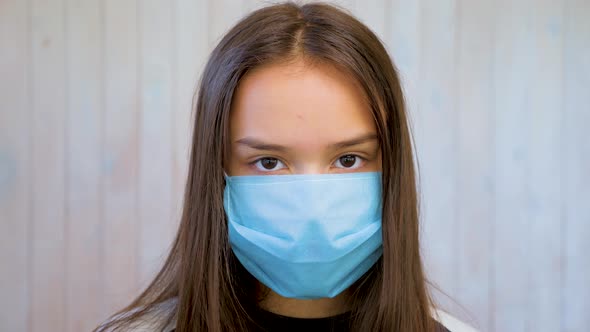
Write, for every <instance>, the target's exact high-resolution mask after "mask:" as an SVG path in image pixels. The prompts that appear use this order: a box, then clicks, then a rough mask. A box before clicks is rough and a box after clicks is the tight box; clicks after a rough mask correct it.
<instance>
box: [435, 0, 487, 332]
mask: <svg viewBox="0 0 590 332" xmlns="http://www.w3.org/2000/svg"><path fill="white" fill-rule="evenodd" d="M456 6H457V21H456V24H457V25H458V26H459V27H460V28H459V29H458V30H457V44H456V45H457V46H456V48H457V50H456V51H457V57H456V59H455V62H456V65H457V91H456V98H457V103H456V107H457V120H456V121H457V124H456V126H455V127H454V129H451V130H453V132H454V134H455V135H456V136H455V139H456V145H457V152H456V161H455V163H456V167H455V172H456V184H457V185H456V189H455V206H454V211H455V217H456V224H455V225H456V229H455V230H454V232H455V234H456V236H455V238H454V240H455V243H456V248H455V250H456V251H455V255H456V256H455V259H456V262H455V266H456V269H457V271H456V280H455V283H456V284H455V285H456V286H455V287H456V288H455V289H456V292H455V296H456V299H457V301H458V303H459V304H460V306H462V307H463V308H465V311H462V310H459V311H457V315H458V317H460V318H461V319H463V320H464V321H466V322H468V323H470V324H471V325H474V326H476V327H477V328H479V329H482V330H492V327H491V325H490V303H491V300H492V299H490V274H491V271H493V269H492V268H491V259H490V257H491V244H492V234H493V232H492V229H493V228H492V227H493V217H494V205H493V204H494V174H495V173H494V172H495V167H494V134H495V133H494V121H493V114H494V94H493V91H494V89H493V82H494V72H493V69H492V68H493V55H494V53H493V50H494V44H493V35H494V28H493V24H494V20H493V18H494V15H493V14H494V13H495V11H494V9H495V8H494V6H493V3H491V2H487V1H469V0H460V1H458V2H457V5H456ZM441 129H442V130H444V129H443V128H441ZM451 158H452V157H451Z"/></svg>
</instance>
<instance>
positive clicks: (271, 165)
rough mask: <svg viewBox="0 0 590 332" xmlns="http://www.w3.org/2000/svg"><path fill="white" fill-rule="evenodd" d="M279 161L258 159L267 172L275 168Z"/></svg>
mask: <svg viewBox="0 0 590 332" xmlns="http://www.w3.org/2000/svg"><path fill="white" fill-rule="evenodd" d="M278 162H279V161H278V160H277V159H275V158H262V159H260V165H261V166H262V167H263V168H264V169H267V170H272V169H274V168H275V167H277V163H278Z"/></svg>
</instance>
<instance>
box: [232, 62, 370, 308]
mask: <svg viewBox="0 0 590 332" xmlns="http://www.w3.org/2000/svg"><path fill="white" fill-rule="evenodd" d="M230 142H231V143H230V155H229V156H228V159H227V164H226V166H225V168H226V169H225V171H226V172H227V173H228V174H229V175H231V176H236V175H269V174H273V175H277V174H323V173H350V172H374V171H380V170H381V151H380V149H379V143H378V139H377V131H376V128H375V123H374V120H373V117H372V115H371V111H370V108H369V105H368V104H367V102H366V101H365V98H364V95H363V92H362V89H361V88H360V87H359V86H358V85H357V84H356V82H355V81H353V80H352V79H351V78H350V77H349V76H347V75H346V74H345V73H343V72H341V71H339V70H338V69H337V68H335V67H333V66H330V65H327V64H316V65H310V64H308V63H306V62H304V61H303V60H295V61H290V62H286V63H276V64H269V65H265V66H261V67H258V68H256V69H255V70H253V71H251V72H249V73H248V74H246V75H245V76H244V77H243V78H242V80H241V82H240V84H239V86H238V88H237V91H236V94H235V96H234V100H233V102H232V110H231V115H230ZM259 286H260V290H261V291H268V295H267V296H266V297H265V298H264V300H263V301H262V302H260V306H261V307H262V308H263V309H265V310H268V311H270V312H274V313H277V314H280V315H284V316H290V317H298V318H320V317H328V316H333V315H337V314H340V313H343V312H345V311H347V310H348V309H349V308H347V305H346V303H347V301H346V299H347V295H348V294H347V291H344V292H343V293H341V294H339V295H338V296H336V297H334V298H323V299H315V300H300V299H291V298H285V297H282V296H280V295H278V294H277V293H275V292H273V291H272V290H270V289H267V288H266V287H265V286H264V285H262V284H260V285H259Z"/></svg>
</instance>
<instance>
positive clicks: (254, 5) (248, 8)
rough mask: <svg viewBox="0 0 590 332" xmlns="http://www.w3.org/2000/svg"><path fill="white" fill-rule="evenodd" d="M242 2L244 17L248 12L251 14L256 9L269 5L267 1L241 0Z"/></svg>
mask: <svg viewBox="0 0 590 332" xmlns="http://www.w3.org/2000/svg"><path fill="white" fill-rule="evenodd" d="M243 2H244V6H243V10H244V15H246V14H249V13H250V12H253V11H255V10H256V9H260V8H262V7H266V6H268V5H269V4H270V2H269V1H267V0H243Z"/></svg>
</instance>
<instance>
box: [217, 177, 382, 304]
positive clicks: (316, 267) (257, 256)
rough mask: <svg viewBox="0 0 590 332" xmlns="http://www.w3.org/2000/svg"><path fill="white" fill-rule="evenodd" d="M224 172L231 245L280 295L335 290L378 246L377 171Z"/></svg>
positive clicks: (377, 253) (364, 267)
mask: <svg viewBox="0 0 590 332" xmlns="http://www.w3.org/2000/svg"><path fill="white" fill-rule="evenodd" d="M225 179H226V186H225V192H224V208H225V212H226V214H227V218H228V229H229V241H230V244H231V247H232V250H233V252H234V253H235V255H236V257H237V258H238V260H239V261H240V262H241V263H242V265H243V266H244V267H245V268H246V270H248V271H249V272H250V273H251V274H252V275H253V276H254V277H256V279H258V281H260V282H261V283H263V284H264V285H266V286H267V287H269V288H270V289H272V290H273V291H275V292H276V293H278V294H280V295H282V296H284V297H289V298H299V299H314V298H323V297H334V296H336V295H338V294H340V293H341V292H342V291H344V290H345V289H347V288H348V287H349V286H350V285H352V284H353V283H354V282H355V281H357V280H358V279H359V278H360V277H361V276H362V275H363V274H364V273H365V272H367V271H368V270H369V268H371V267H372V266H373V265H374V264H375V262H376V261H377V260H378V259H379V257H381V255H382V253H383V247H382V236H381V207H382V203H381V173H380V172H370V173H346V174H319V175H318V174H315V175H254V176H226V178H225Z"/></svg>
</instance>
